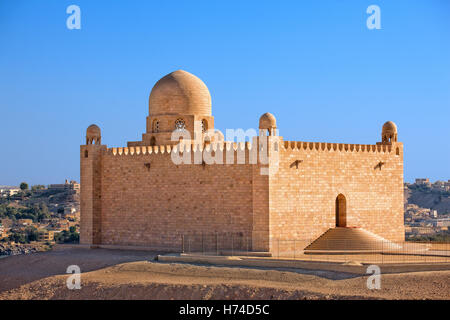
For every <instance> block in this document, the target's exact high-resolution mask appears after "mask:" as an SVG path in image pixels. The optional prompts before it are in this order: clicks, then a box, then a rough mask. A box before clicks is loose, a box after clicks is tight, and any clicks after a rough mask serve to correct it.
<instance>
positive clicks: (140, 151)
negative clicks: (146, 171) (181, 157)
mask: <svg viewBox="0 0 450 320" xmlns="http://www.w3.org/2000/svg"><path fill="white" fill-rule="evenodd" d="M254 149H257V148H253V144H252V143H250V142H218V143H210V144H208V145H204V144H202V143H199V144H181V145H159V146H135V147H113V148H108V149H107V151H106V152H107V153H108V154H112V155H114V156H122V155H125V156H127V155H131V156H132V155H150V154H155V155H156V154H170V153H177V152H178V153H183V152H192V153H195V152H204V151H206V152H217V151H236V152H242V151H246V150H247V151H252V150H254Z"/></svg>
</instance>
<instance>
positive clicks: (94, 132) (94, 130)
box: [86, 124, 101, 137]
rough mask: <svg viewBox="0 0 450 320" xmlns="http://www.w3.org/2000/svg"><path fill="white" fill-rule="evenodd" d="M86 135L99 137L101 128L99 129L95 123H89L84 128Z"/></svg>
mask: <svg viewBox="0 0 450 320" xmlns="http://www.w3.org/2000/svg"><path fill="white" fill-rule="evenodd" d="M86 136H90V137H100V136H101V130H100V128H99V127H98V126H97V125H95V124H91V125H90V126H89V127H88V128H87V130H86Z"/></svg>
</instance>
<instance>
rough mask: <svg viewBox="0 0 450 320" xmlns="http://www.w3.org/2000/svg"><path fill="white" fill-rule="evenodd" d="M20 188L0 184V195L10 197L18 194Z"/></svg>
mask: <svg viewBox="0 0 450 320" xmlns="http://www.w3.org/2000/svg"><path fill="white" fill-rule="evenodd" d="M19 191H20V188H18V187H14V186H0V197H8V196H13V195H15V194H17V193H18V192H19Z"/></svg>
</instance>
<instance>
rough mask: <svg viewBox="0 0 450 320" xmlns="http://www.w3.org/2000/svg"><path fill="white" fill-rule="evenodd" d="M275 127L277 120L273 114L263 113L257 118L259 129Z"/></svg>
mask: <svg viewBox="0 0 450 320" xmlns="http://www.w3.org/2000/svg"><path fill="white" fill-rule="evenodd" d="M276 127H277V120H276V119H275V116H274V115H273V114H271V113H269V112H266V113H264V114H263V115H262V116H261V118H259V128H260V129H272V128H276Z"/></svg>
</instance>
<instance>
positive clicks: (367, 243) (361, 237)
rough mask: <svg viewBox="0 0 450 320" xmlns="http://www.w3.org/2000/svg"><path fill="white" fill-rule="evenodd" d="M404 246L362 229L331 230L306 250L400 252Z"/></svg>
mask: <svg viewBox="0 0 450 320" xmlns="http://www.w3.org/2000/svg"><path fill="white" fill-rule="evenodd" d="M401 248H402V246H400V245H397V244H395V243H393V242H391V241H388V240H386V239H384V238H382V237H380V236H378V235H376V234H374V233H372V232H369V231H367V230H365V229H362V228H356V227H350V228H342V227H336V228H330V229H328V230H327V231H326V232H325V233H324V234H322V235H321V236H320V237H319V238H317V239H316V240H314V241H313V242H312V243H311V244H310V245H308V246H307V247H306V248H305V249H304V250H305V253H308V252H311V253H312V252H318V251H324V252H328V251H336V252H349V251H354V252H373V251H393V250H400V249H401Z"/></svg>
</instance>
